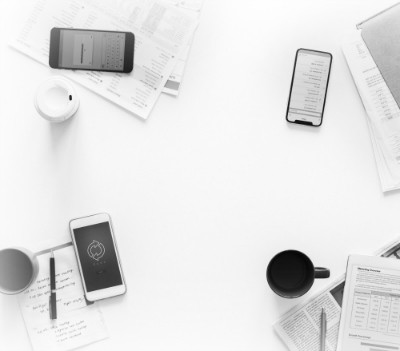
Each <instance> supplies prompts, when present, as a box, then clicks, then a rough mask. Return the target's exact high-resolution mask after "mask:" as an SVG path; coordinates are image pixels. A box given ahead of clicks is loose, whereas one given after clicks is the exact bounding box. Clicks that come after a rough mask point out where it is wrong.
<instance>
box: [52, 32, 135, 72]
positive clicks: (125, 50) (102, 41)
mask: <svg viewBox="0 0 400 351" xmlns="http://www.w3.org/2000/svg"><path fill="white" fill-rule="evenodd" d="M134 47H135V36H134V34H133V33H131V32H114V31H104V30H88V29H72V28H53V29H52V30H51V32H50V55H49V64H50V67H52V68H65V69H83V70H91V71H105V72H122V73H129V72H131V71H132V69H133V56H134Z"/></svg>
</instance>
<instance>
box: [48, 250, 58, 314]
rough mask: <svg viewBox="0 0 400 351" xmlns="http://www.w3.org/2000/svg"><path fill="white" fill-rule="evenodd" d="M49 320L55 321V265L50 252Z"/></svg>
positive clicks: (52, 254)
mask: <svg viewBox="0 0 400 351" xmlns="http://www.w3.org/2000/svg"><path fill="white" fill-rule="evenodd" d="M49 311H50V319H57V296H56V264H55V261H54V253H53V250H51V257H50V297H49Z"/></svg>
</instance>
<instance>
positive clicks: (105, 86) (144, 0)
mask: <svg viewBox="0 0 400 351" xmlns="http://www.w3.org/2000/svg"><path fill="white" fill-rule="evenodd" d="M21 17H22V18H23V20H22V21H20V20H19V19H18V20H19V21H20V22H21V23H20V25H19V28H20V29H19V30H18V33H17V35H16V37H15V38H14V39H12V41H11V42H10V44H11V46H12V47H14V48H15V49H17V50H19V51H21V52H22V53H24V54H26V55H27V56H29V57H31V58H33V59H35V60H37V61H39V62H40V63H42V64H44V65H46V66H48V61H49V41H50V40H49V38H50V30H51V28H52V27H73V28H86V29H104V30H120V31H132V32H133V33H134V34H135V54H134V68H133V72H132V73H130V74H122V73H110V72H98V71H79V70H76V71H75V70H74V71H73V70H63V71H58V73H60V74H61V73H62V74H63V75H65V76H66V77H68V78H70V79H72V80H74V81H76V82H77V83H79V84H81V85H83V86H85V87H86V88H88V89H90V90H92V91H93V92H95V93H97V94H99V95H101V96H102V97H104V98H106V99H107V100H109V101H111V102H113V103H115V104H117V105H119V106H121V107H123V108H124V109H126V110H128V111H129V112H131V113H133V114H135V115H136V116H138V117H141V118H143V119H147V118H148V117H149V115H150V112H151V110H152V108H153V107H154V105H155V103H156V102H157V99H158V97H159V96H160V94H161V92H162V91H163V89H164V86H165V84H166V82H167V80H168V77H169V76H170V74H171V73H172V71H173V70H174V68H175V67H176V64H177V63H178V62H179V57H181V55H182V54H183V53H184V52H185V49H186V48H187V45H188V43H189V42H190V40H191V39H192V37H193V33H194V31H195V29H196V27H197V25H198V16H197V15H196V14H195V13H191V12H189V11H182V10H181V9H179V8H178V7H174V6H171V5H170V4H168V3H167V2H163V1H160V0H130V1H128V2H127V1H124V0H57V1H51V0H36V1H34V2H33V7H32V8H31V9H30V11H29V12H28V16H27V18H24V16H21Z"/></svg>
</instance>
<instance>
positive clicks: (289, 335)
mask: <svg viewBox="0 0 400 351" xmlns="http://www.w3.org/2000/svg"><path fill="white" fill-rule="evenodd" d="M377 256H382V257H385V258H391V259H397V260H398V259H400V238H398V239H396V240H395V241H394V242H391V243H389V244H388V245H386V246H385V247H383V248H382V249H380V250H379V251H378V253H377ZM388 261H393V262H394V263H395V264H396V265H397V266H399V261H394V260H388ZM344 282H345V275H342V276H341V277H339V278H337V279H336V280H335V281H334V282H333V283H331V284H330V285H328V286H327V287H326V288H325V289H323V290H322V291H321V292H320V293H318V294H316V295H314V296H312V297H311V298H309V299H308V300H307V301H305V302H304V303H302V304H300V305H298V306H295V307H293V308H292V309H290V310H289V311H288V312H287V313H285V314H284V315H283V316H282V317H281V318H280V319H279V320H278V321H277V322H276V323H275V324H274V329H275V331H276V333H277V334H278V335H279V336H280V337H281V339H282V341H283V342H284V344H285V345H286V346H287V347H288V349H289V350H290V351H314V350H315V351H318V350H319V346H320V319H321V309H322V308H324V309H325V312H326V315H327V336H326V350H329V351H335V350H336V347H337V345H338V335H339V324H340V319H341V318H340V315H341V312H342V301H343V293H344V286H345V284H344ZM350 349H351V350H352V351H353V349H352V348H350ZM399 349H400V348H399ZM347 350H349V349H347ZM354 351H356V350H355V349H354Z"/></svg>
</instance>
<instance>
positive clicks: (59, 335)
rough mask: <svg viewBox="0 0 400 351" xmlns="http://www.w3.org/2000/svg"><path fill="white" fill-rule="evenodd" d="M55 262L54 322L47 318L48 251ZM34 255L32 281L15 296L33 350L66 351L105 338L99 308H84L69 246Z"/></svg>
mask: <svg viewBox="0 0 400 351" xmlns="http://www.w3.org/2000/svg"><path fill="white" fill-rule="evenodd" d="M51 249H52V250H53V252H54V257H55V261H56V288H57V315H58V318H57V320H51V319H50V315H49V295H50V267H49V258H50V250H51ZM51 249H50V248H49V249H47V250H44V251H41V252H39V253H38V255H37V258H38V261H39V274H38V276H37V278H36V281H35V282H34V283H33V284H32V285H31V286H30V287H29V289H28V290H26V291H25V292H24V293H22V294H21V295H20V296H19V297H18V302H19V305H20V309H21V313H22V316H23V318H24V321H25V326H26V329H27V331H28V334H29V338H30V341H31V344H32V348H33V350H35V351H39V350H40V351H67V350H72V349H75V348H77V347H81V346H84V345H88V344H91V343H94V342H96V341H100V340H102V339H105V338H107V337H108V332H107V328H106V326H105V323H104V320H103V316H102V313H101V310H100V308H99V307H98V306H97V305H95V304H92V305H88V303H87V301H86V299H85V296H84V290H83V287H82V281H81V278H80V275H79V270H78V265H77V261H76V258H75V252H74V249H73V247H72V243H65V244H62V245H58V246H55V247H52V248H51Z"/></svg>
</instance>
